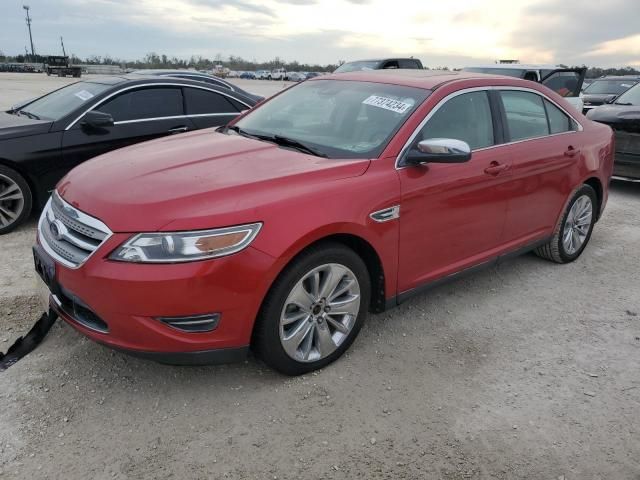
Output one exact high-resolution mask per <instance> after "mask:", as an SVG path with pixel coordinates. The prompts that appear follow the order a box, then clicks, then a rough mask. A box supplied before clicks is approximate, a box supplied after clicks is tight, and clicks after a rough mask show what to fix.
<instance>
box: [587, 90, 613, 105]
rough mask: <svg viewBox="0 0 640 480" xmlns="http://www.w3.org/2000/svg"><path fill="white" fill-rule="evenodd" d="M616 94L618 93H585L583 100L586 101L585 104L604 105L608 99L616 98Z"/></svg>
mask: <svg viewBox="0 0 640 480" xmlns="http://www.w3.org/2000/svg"><path fill="white" fill-rule="evenodd" d="M616 96H617V95H614V94H612V93H602V94H595V93H583V94H582V101H583V102H584V104H585V105H602V104H603V103H606V102H607V100H612V99H614V98H616Z"/></svg>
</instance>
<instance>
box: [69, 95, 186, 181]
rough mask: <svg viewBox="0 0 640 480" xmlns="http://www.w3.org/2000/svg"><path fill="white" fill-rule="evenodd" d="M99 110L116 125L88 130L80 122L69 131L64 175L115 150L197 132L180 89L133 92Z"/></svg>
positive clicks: (107, 102) (103, 105)
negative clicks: (155, 139)
mask: <svg viewBox="0 0 640 480" xmlns="http://www.w3.org/2000/svg"><path fill="white" fill-rule="evenodd" d="M95 110H97V111H100V112H104V113H109V114H111V116H112V117H113V120H114V125H113V126H112V127H105V128H99V129H95V128H87V127H85V126H84V125H83V124H82V120H80V121H78V122H77V123H76V124H75V125H74V126H73V127H71V128H70V129H69V130H67V131H65V132H64V135H63V138H62V165H61V166H62V168H61V172H62V174H64V173H65V172H66V171H68V170H70V169H71V168H73V167H75V166H76V165H78V164H80V163H82V162H84V161H85V160H88V159H90V158H93V157H96V156H98V155H101V154H103V153H106V152H109V151H111V150H115V149H118V148H123V147H126V146H129V145H133V144H135V143H140V142H143V141H145V140H151V139H154V138H158V137H162V136H165V135H170V134H173V133H180V132H184V131H187V130H193V129H194V128H195V127H194V126H193V124H192V122H191V120H189V118H187V117H186V116H185V113H184V102H183V98H182V89H181V88H180V87H166V86H165V87H144V88H140V89H136V90H130V91H127V92H125V93H122V94H120V95H117V96H115V97H113V98H111V99H109V100H107V101H106V102H105V103H103V104H101V105H99V106H98V107H97V108H96V109H95Z"/></svg>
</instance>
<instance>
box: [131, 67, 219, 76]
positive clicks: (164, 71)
mask: <svg viewBox="0 0 640 480" xmlns="http://www.w3.org/2000/svg"><path fill="white" fill-rule="evenodd" d="M131 73H134V74H136V75H145V74H149V75H158V74H160V73H162V74H167V75H168V74H178V73H179V74H183V75H185V74H186V75H205V76H207V77H213V76H214V75H211V74H209V73H202V72H199V71H198V70H180V69H174V70H171V69H162V68H151V69H146V68H143V69H140V70H134V71H133V72H131Z"/></svg>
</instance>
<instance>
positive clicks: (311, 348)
mask: <svg viewBox="0 0 640 480" xmlns="http://www.w3.org/2000/svg"><path fill="white" fill-rule="evenodd" d="M370 297H371V282H370V279H369V273H368V270H367V267H366V265H365V263H364V262H363V261H362V259H361V258H360V257H359V256H358V255H357V254H356V253H355V252H354V251H353V250H351V249H349V248H347V247H345V246H343V245H341V244H338V243H328V244H325V245H322V246H318V247H313V248H311V249H309V250H307V251H306V252H304V253H303V254H301V255H300V256H299V257H297V258H296V259H295V260H294V261H293V262H292V263H291V264H290V265H289V266H288V267H287V268H286V269H285V270H284V272H283V273H282V274H281V275H280V277H278V279H277V280H276V282H275V283H274V285H273V286H272V288H271V290H270V291H269V293H268V295H267V298H266V300H265V302H264V304H263V306H262V309H261V311H260V314H259V316H258V319H257V323H256V328H255V332H254V339H253V346H254V348H255V350H256V353H257V354H258V355H259V356H260V357H261V358H262V359H263V360H264V361H265V363H267V364H268V365H269V366H271V367H272V368H274V369H276V370H278V371H280V372H282V373H284V374H287V375H300V374H303V373H306V372H309V371H312V370H316V369H318V368H322V367H324V366H325V365H328V364H329V363H331V362H333V361H334V360H336V359H337V358H339V357H340V356H341V355H342V354H343V353H344V352H345V351H346V350H347V349H348V348H349V346H350V345H351V344H352V343H353V341H354V340H355V338H356V336H357V335H358V332H359V331H360V329H361V328H362V324H363V323H364V320H365V317H366V315H367V311H368V307H369V299H370Z"/></svg>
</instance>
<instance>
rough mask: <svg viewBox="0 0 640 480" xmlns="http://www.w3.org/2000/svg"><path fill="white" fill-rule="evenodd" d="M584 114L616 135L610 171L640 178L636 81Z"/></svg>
mask: <svg viewBox="0 0 640 480" xmlns="http://www.w3.org/2000/svg"><path fill="white" fill-rule="evenodd" d="M587 118H590V119H591V120H595V121H596V122H600V123H604V124H606V125H609V126H610V127H611V128H612V129H613V131H614V133H615V135H616V157H615V163H614V165H613V174H614V175H615V176H618V177H624V178H627V179H634V180H640V83H638V84H636V86H635V87H632V88H630V89H629V90H627V91H626V92H624V93H623V94H622V95H620V96H619V97H618V98H616V100H615V101H614V102H613V103H610V104H607V105H601V106H600V107H597V108H594V109H592V110H591V111H589V113H588V114H587Z"/></svg>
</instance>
